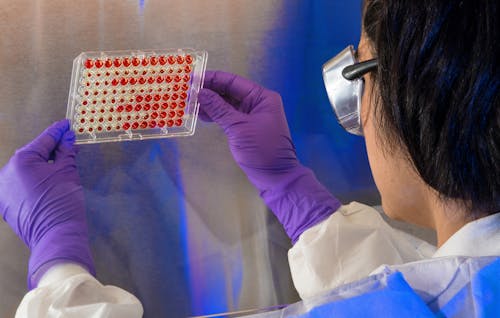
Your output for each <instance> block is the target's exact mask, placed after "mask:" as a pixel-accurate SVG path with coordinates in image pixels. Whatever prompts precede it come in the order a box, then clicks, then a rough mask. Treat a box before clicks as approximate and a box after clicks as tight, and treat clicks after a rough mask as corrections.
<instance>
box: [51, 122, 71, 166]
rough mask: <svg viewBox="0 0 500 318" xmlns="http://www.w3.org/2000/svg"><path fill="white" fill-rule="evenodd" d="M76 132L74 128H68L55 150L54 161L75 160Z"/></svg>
mask: <svg viewBox="0 0 500 318" xmlns="http://www.w3.org/2000/svg"><path fill="white" fill-rule="evenodd" d="M75 138H76V137H75V133H74V132H73V131H72V130H67V131H66V132H65V133H64V135H63V136H62V138H61V141H60V142H59V144H58V145H57V148H56V150H55V157H54V161H56V162H58V161H60V160H64V159H68V158H70V159H71V160H74V158H75V156H76V148H75V145H74V143H75Z"/></svg>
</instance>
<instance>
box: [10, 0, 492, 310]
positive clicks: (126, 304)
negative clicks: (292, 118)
mask: <svg viewBox="0 0 500 318" xmlns="http://www.w3.org/2000/svg"><path fill="white" fill-rule="evenodd" d="M498 6H499V4H498V3H497V2H496V1H492V0H482V1H467V0H462V1H458V0H452V1H439V0H425V1H423V2H422V1H418V2H417V1H409V0H366V1H365V3H364V5H363V22H362V35H361V38H360V42H359V45H358V47H357V50H354V49H353V48H352V47H348V48H347V49H346V50H344V51H342V52H341V53H340V54H339V55H337V56H336V57H334V58H333V59H332V60H330V61H328V62H327V63H326V64H325V66H324V70H323V75H324V80H325V85H326V88H327V93H328V96H329V98H330V101H331V103H332V107H333V110H334V113H335V115H336V116H337V119H338V121H339V122H340V124H341V125H342V126H343V127H344V128H346V130H347V131H349V132H351V133H355V134H358V135H363V136H364V140H365V142H366V149H367V153H368V158H369V163H370V167H371V170H372V173H373V177H374V180H375V183H376V186H377V188H378V190H379V192H380V194H381V198H382V206H383V209H384V211H385V213H386V214H387V215H388V216H389V217H391V218H394V219H399V220H404V221H407V222H410V223H414V224H418V225H422V226H426V227H430V228H433V229H434V230H435V231H436V234H437V246H432V245H430V244H428V243H426V242H424V241H422V240H420V239H418V238H415V237H413V236H411V235H409V234H407V233H403V232H401V231H398V230H396V229H393V228H391V227H390V226H389V225H388V224H387V223H385V221H384V220H383V219H382V218H381V216H380V214H379V212H377V211H376V210H374V209H373V208H371V207H369V206H366V205H363V204H361V203H357V202H352V203H350V204H342V203H341V202H339V200H338V199H336V198H335V197H334V196H333V195H332V194H330V193H329V191H328V190H327V189H326V188H325V187H324V186H322V185H321V184H320V183H319V182H318V180H317V179H316V177H315V176H314V173H313V172H312V171H311V170H310V169H308V168H306V167H305V166H303V165H302V164H301V163H300V162H299V160H298V159H297V157H296V153H295V148H294V145H293V142H292V139H291V137H290V132H289V129H288V125H287V122H286V117H285V114H284V108H283V105H282V101H281V98H280V95H279V94H278V93H276V92H273V91H270V90H268V89H266V88H264V87H262V86H260V85H258V84H256V83H253V82H252V81H250V80H247V79H245V78H242V77H239V76H237V75H234V74H230V73H225V72H221V71H215V72H206V75H205V80H204V89H202V90H201V91H200V92H199V96H198V98H199V102H200V117H201V118H202V119H204V120H207V121H214V122H215V123H217V124H218V125H219V126H220V127H221V128H222V129H223V130H224V132H225V134H226V136H227V140H228V144H229V147H230V150H231V153H232V155H233V157H234V159H235V160H236V162H237V163H238V164H239V166H240V167H241V169H242V170H243V171H244V172H245V174H246V175H247V177H248V179H249V181H250V182H251V183H252V184H253V185H254V186H255V187H256V188H257V189H258V190H259V193H260V196H261V197H262V199H263V200H264V202H265V203H266V204H267V206H268V207H269V208H270V209H271V210H272V212H273V213H274V214H275V215H276V217H277V218H278V220H279V221H280V222H281V224H282V225H283V226H284V229H285V231H286V232H287V234H288V236H289V237H290V239H291V241H292V243H293V247H292V248H291V249H290V251H289V254H288V256H289V262H290V268H291V273H292V278H293V281H294V284H295V287H296V289H297V291H298V292H299V294H300V296H301V298H302V299H304V301H303V302H301V303H299V304H296V305H292V306H290V307H287V308H285V309H283V310H282V311H281V312H278V313H277V316H288V315H290V316H297V317H308V316H314V317H321V316H325V317H326V316H333V315H336V316H358V315H364V316H367V317H371V316H380V315H384V316H398V317H401V316H402V317H405V316H422V317H427V316H429V317H434V316H436V315H437V316H445V317H446V316H454V317H472V316H480V317H494V316H498V313H499V312H500V308H499V307H498V306H499V305H497V303H498V300H499V299H500V284H499V283H498V282H497V281H498V279H497V278H498V275H499V274H500V257H499V256H500V244H499V243H500V213H499V212H500V195H499V192H500V166H499V162H500V137H499V134H498V131H499V129H500V107H499V105H500V103H499V93H498V87H499V85H500V78H499V73H498V56H500V54H499V53H500V52H499V45H498V41H497V38H498V23H496V21H495V20H496V18H497V17H498V14H499V11H498ZM73 141H74V134H73V133H72V132H71V131H70V130H69V124H68V122H67V121H61V122H57V123H55V124H54V125H52V126H51V127H49V128H48V129H47V130H46V131H45V132H43V133H42V134H41V135H40V136H39V137H38V138H36V139H35V140H34V141H33V142H31V143H30V144H28V145H26V146H25V147H23V148H21V149H19V150H18V151H17V152H16V154H15V155H14V156H13V157H12V159H11V160H10V161H9V163H7V165H6V166H5V167H4V168H3V169H2V170H1V171H0V193H2V196H1V198H0V211H1V212H2V215H3V217H4V219H5V220H6V222H7V223H8V224H9V225H10V226H11V227H12V228H13V229H14V231H15V232H16V233H17V235H18V236H19V237H20V238H21V239H22V240H23V241H24V242H25V243H26V245H28V247H29V248H30V250H31V256H30V261H29V265H28V268H29V271H28V286H29V287H30V289H32V290H31V291H30V292H29V293H28V294H27V295H26V296H25V297H24V299H23V301H22V302H21V304H20V306H19V308H18V311H17V317H56V316H57V317H60V316H71V317H140V316H141V315H142V307H141V304H140V302H139V301H138V300H137V299H136V298H135V297H133V296H132V295H130V294H128V293H127V292H125V291H123V290H121V289H118V288H116V287H111V286H103V285H101V284H100V283H99V282H98V281H97V280H96V279H95V278H94V277H93V275H94V274H95V272H94V268H93V263H92V258H91V255H90V252H89V247H88V239H87V225H86V221H85V206H84V201H83V192H82V187H81V185H80V181H79V179H78V174H77V168H76V165H75V156H76V153H75V149H74V148H73V146H72V145H73ZM266 317H271V316H266Z"/></svg>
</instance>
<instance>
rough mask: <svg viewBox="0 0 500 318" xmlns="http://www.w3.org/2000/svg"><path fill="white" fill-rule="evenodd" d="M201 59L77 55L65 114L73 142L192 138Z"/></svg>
mask: <svg viewBox="0 0 500 318" xmlns="http://www.w3.org/2000/svg"><path fill="white" fill-rule="evenodd" d="M206 60H207V53H206V52H205V51H194V50H191V49H179V50H155V51H115V52H84V53H81V54H80V55H79V56H78V57H77V58H76V59H75V60H74V62H73V72H72V77H71V87H70V92H69V99H68V110H67V114H66V117H67V118H68V119H69V120H70V121H71V127H72V129H73V130H74V131H75V134H76V143H77V144H78V143H80V144H81V143H97V142H109V141H124V140H134V139H151V138H165V137H175V136H190V135H192V134H194V131H195V127H196V120H197V117H198V107H199V104H198V92H199V90H200V89H201V87H202V84H203V76H204V74H205V67H206Z"/></svg>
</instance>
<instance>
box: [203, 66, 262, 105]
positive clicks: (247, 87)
mask: <svg viewBox="0 0 500 318" xmlns="http://www.w3.org/2000/svg"><path fill="white" fill-rule="evenodd" d="M203 87H204V88H208V89H210V90H212V91H214V92H217V93H219V94H220V95H222V96H224V97H225V98H229V99H231V100H235V101H238V102H241V101H243V100H244V99H245V98H246V97H248V96H249V95H250V94H251V93H252V92H254V91H256V90H258V91H260V90H262V86H260V85H258V84H257V83H255V82H252V81H251V80H249V79H246V78H244V77H241V76H239V75H236V74H231V73H226V72H222V71H207V72H205V81H204V86H203Z"/></svg>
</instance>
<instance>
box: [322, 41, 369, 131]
mask: <svg viewBox="0 0 500 318" xmlns="http://www.w3.org/2000/svg"><path fill="white" fill-rule="evenodd" d="M357 62H358V61H357V60H356V58H355V55H354V48H353V46H352V45H350V46H348V47H347V48H345V49H344V50H343V51H342V52H340V53H339V54H338V55H337V56H335V57H334V58H332V59H331V60H329V61H328V62H326V63H325V64H324V65H323V81H324V82H325V87H326V92H327V94H328V98H329V99H330V104H331V105H332V108H333V111H334V113H335V116H336V117H337V120H338V122H339V123H340V125H342V127H344V129H345V130H347V131H348V132H350V133H351V134H354V135H358V136H362V135H363V129H362V127H361V116H360V110H361V97H362V96H363V88H364V82H363V79H362V78H357V79H353V80H347V79H345V78H344V76H342V71H343V70H344V68H346V67H347V66H350V65H353V64H355V63H357Z"/></svg>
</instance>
